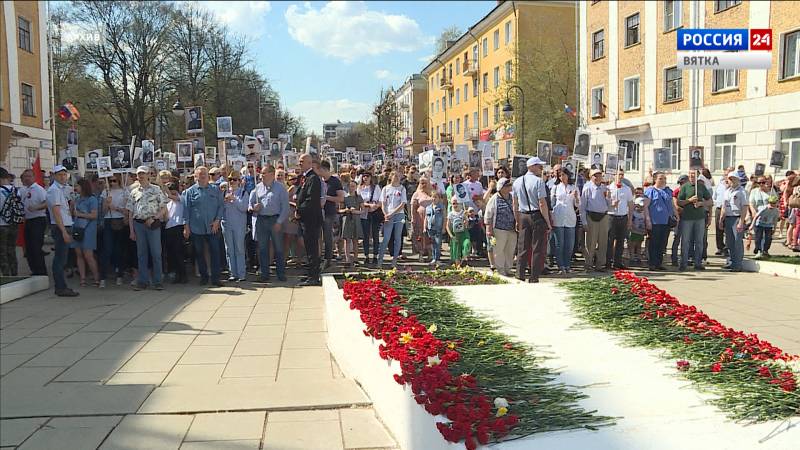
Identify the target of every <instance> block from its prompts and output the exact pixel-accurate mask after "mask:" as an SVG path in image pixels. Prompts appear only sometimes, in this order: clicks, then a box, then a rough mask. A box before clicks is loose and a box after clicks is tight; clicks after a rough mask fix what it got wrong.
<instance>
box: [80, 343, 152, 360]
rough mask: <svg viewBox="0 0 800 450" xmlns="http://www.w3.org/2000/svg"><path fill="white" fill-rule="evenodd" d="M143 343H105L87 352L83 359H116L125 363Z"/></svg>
mask: <svg viewBox="0 0 800 450" xmlns="http://www.w3.org/2000/svg"><path fill="white" fill-rule="evenodd" d="M143 345H144V342H142V341H106V342H105V343H103V344H100V345H99V346H98V347H97V348H95V349H94V350H92V351H91V352H89V354H87V355H86V357H85V358H84V359H117V360H121V361H127V360H128V359H130V357H131V356H133V355H134V354H136V352H138V351H139V350H140V349H141V348H142V346H143Z"/></svg>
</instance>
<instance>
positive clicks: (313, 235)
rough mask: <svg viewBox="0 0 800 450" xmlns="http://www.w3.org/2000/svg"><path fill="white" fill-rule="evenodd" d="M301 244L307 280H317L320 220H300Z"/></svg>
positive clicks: (320, 231)
mask: <svg viewBox="0 0 800 450" xmlns="http://www.w3.org/2000/svg"><path fill="white" fill-rule="evenodd" d="M301 222H302V224H303V242H304V244H305V247H306V257H307V258H308V278H309V279H311V280H318V279H319V271H320V267H319V235H320V234H321V233H322V218H321V217H320V218H319V219H317V220H310V219H302V220H301Z"/></svg>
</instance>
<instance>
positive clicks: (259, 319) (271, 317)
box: [247, 312, 286, 325]
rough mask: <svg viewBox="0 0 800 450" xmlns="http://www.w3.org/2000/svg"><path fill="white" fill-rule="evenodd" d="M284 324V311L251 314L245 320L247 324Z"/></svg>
mask: <svg viewBox="0 0 800 450" xmlns="http://www.w3.org/2000/svg"><path fill="white" fill-rule="evenodd" d="M285 324H286V313H285V312H273V313H261V314H253V315H251V316H250V318H249V319H248V320H247V325H285Z"/></svg>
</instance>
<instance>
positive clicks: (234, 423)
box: [184, 411, 267, 442]
mask: <svg viewBox="0 0 800 450" xmlns="http://www.w3.org/2000/svg"><path fill="white" fill-rule="evenodd" d="M266 415H267V414H266V412H264V411H259V412H233V413H212V414H197V415H196V416H195V417H194V422H192V426H191V428H189V433H188V434H187V435H186V438H185V439H184V441H186V442H192V441H233V440H246V439H254V440H261V437H262V436H263V434H264V423H265V420H264V419H265V417H266Z"/></svg>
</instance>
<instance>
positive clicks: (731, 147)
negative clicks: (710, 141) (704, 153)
mask: <svg viewBox="0 0 800 450" xmlns="http://www.w3.org/2000/svg"><path fill="white" fill-rule="evenodd" d="M713 157H714V158H713V159H714V170H723V169H724V168H726V167H733V165H734V164H735V163H736V135H735V134H724V135H720V136H714V155H713Z"/></svg>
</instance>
